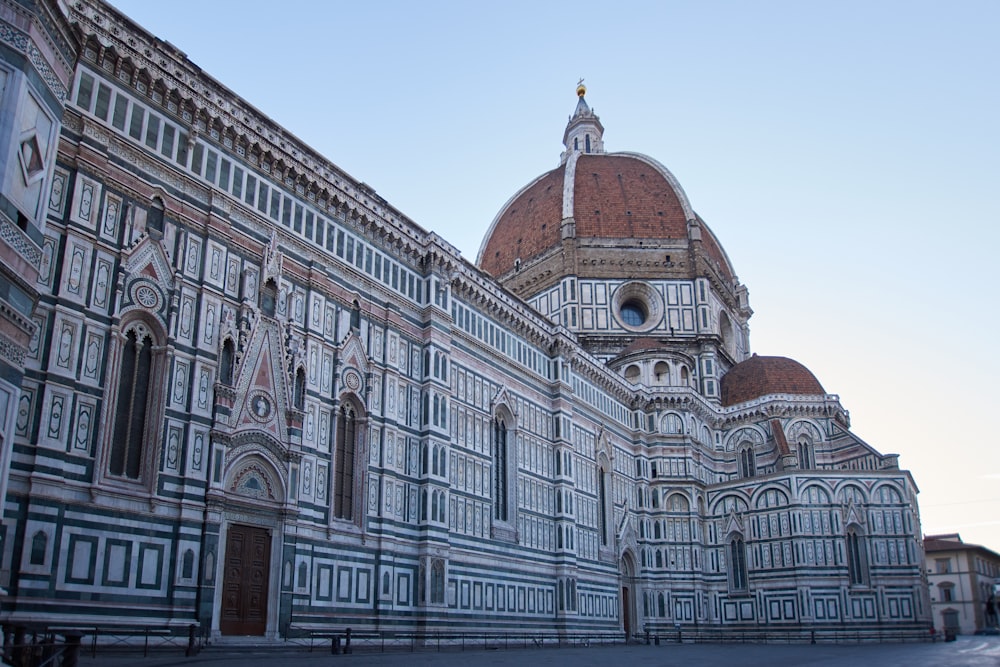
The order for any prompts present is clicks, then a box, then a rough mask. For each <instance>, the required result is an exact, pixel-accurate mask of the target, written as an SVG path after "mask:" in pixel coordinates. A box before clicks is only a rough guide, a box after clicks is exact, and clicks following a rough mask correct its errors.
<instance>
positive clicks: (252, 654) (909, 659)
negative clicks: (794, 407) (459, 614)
mask: <svg viewBox="0 0 1000 667" xmlns="http://www.w3.org/2000/svg"><path fill="white" fill-rule="evenodd" d="M324 649H325V650H321V649H319V647H317V648H316V649H314V650H313V651H312V652H309V651H308V650H306V649H304V648H302V647H299V646H294V645H286V646H279V647H240V646H212V647H209V648H208V649H206V650H204V651H202V652H201V653H200V654H199V655H197V656H194V657H191V658H186V657H184V655H183V652H182V651H180V650H170V651H156V652H151V653H150V655H149V656H148V657H143V656H142V654H141V652H137V653H113V652H108V651H103V652H101V651H99V652H98V654H97V656H96V657H92V656H91V655H89V654H87V655H85V656H82V658H81V660H80V665H81V667H100V666H104V665H107V666H108V667H126V666H128V667H174V666H177V667H180V666H190V667H207V666H217V667H265V666H266V667H276V666H277V667H298V666H299V665H302V666H303V667H321V666H322V667H346V666H347V665H351V666H352V667H403V666H404V665H405V667H421V666H424V665H427V666H434V667H460V666H464V665H474V666H475V667H608V666H609V665H614V666H616V667H617V666H622V667H674V666H676V667H691V666H697V667H797V666H799V665H819V666H821V667H868V666H869V665H871V666H873V667H995V666H997V665H1000V636H987V637H959V638H958V639H957V640H956V641H954V642H948V643H944V642H938V643H936V644H864V645H857V644H842V645H830V644H826V645H824V644H816V645H810V644H793V645H787V644H778V645H776V644H725V645H715V644H681V645H677V644H662V645H660V646H646V645H631V646H623V645H620V646H602V647H592V648H554V647H553V648H538V649H535V648H532V649H508V650H496V651H489V650H482V649H476V650H466V651H460V650H457V649H456V650H448V651H441V652H438V651H433V650H430V649H426V650H420V651H415V652H409V651H396V652H388V653H369V652H363V653H353V654H351V655H331V654H330V653H329V649H326V648H325V647H324Z"/></svg>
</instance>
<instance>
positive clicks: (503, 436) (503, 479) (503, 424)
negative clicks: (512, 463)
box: [492, 414, 510, 521]
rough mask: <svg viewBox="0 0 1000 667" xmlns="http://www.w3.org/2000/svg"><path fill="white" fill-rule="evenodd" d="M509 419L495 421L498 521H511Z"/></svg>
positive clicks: (495, 490) (495, 497) (494, 512)
mask: <svg viewBox="0 0 1000 667" xmlns="http://www.w3.org/2000/svg"><path fill="white" fill-rule="evenodd" d="M508 419H510V417H509V416H508V415H505V414H500V415H497V416H496V418H494V420H493V443H492V449H493V518H494V519H496V520H497V521H507V520H509V516H510V511H509V502H510V501H509V499H508V493H509V479H508V470H507V466H508V463H509V461H508V450H507V434H508V428H509V427H508V423H507V422H508Z"/></svg>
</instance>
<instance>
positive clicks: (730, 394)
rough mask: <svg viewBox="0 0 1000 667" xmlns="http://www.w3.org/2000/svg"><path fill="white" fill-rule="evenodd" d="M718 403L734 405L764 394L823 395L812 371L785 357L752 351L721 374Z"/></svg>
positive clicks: (823, 391) (822, 390)
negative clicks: (747, 356) (720, 396)
mask: <svg viewBox="0 0 1000 667" xmlns="http://www.w3.org/2000/svg"><path fill="white" fill-rule="evenodd" d="M721 385H722V386H721V389H722V404H723V405H726V406H728V405H735V404H736V403H743V402H745V401H752V400H753V399H755V398H760V397H761V396H767V395H768V394H800V395H804V396H817V395H823V394H826V391H825V390H824V389H823V386H822V385H821V384H820V383H819V380H817V379H816V376H815V375H813V374H812V372H811V371H810V370H809V369H808V368H806V367H805V366H803V365H802V364H800V363H799V362H797V361H795V360H794V359H789V358H787V357H761V356H757V355H756V354H755V355H753V356H752V357H750V358H749V359H747V360H746V361H742V362H740V363H738V364H736V365H735V366H733V367H732V368H731V369H730V370H729V372H728V373H726V374H725V375H724V376H722V382H721Z"/></svg>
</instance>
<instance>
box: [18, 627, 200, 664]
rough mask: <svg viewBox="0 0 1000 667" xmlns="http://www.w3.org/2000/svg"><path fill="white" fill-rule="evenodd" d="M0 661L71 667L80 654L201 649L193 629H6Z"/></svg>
mask: <svg viewBox="0 0 1000 667" xmlns="http://www.w3.org/2000/svg"><path fill="white" fill-rule="evenodd" d="M3 630H4V642H3V658H4V661H5V662H6V663H7V664H10V665H15V666H16V667H75V665H76V664H77V661H78V659H79V655H80V651H81V649H82V648H84V647H86V648H89V649H90V653H91V657H97V651H98V647H100V648H101V649H102V650H115V649H125V650H129V651H140V650H141V651H142V654H143V656H144V657H145V656H147V655H149V651H150V649H151V648H156V649H162V648H176V649H183V651H184V653H185V655H189V656H190V655H196V654H197V653H198V651H200V650H201V648H202V647H203V646H204V645H205V637H204V635H201V634H199V633H198V626H197V625H193V624H192V625H187V626H151V625H95V626H78V627H58V626H27V625H6V626H4V628H3Z"/></svg>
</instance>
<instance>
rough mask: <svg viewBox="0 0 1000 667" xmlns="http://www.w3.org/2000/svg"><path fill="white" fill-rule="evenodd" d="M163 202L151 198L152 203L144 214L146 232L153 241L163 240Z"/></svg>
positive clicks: (156, 198) (157, 198)
mask: <svg viewBox="0 0 1000 667" xmlns="http://www.w3.org/2000/svg"><path fill="white" fill-rule="evenodd" d="M165 208H166V207H165V206H164V204H163V200H162V199H160V198H159V197H153V202H152V204H151V205H150V207H149V212H148V213H147V214H146V230H147V231H148V232H149V235H150V236H151V237H152V238H154V239H160V238H163V212H164V210H165Z"/></svg>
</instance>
